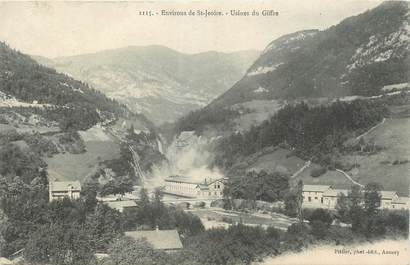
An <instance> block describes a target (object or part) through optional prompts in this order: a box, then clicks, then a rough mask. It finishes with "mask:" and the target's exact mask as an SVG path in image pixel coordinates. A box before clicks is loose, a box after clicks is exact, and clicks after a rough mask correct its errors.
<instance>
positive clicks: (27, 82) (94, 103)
mask: <svg viewBox="0 0 410 265" xmlns="http://www.w3.org/2000/svg"><path fill="white" fill-rule="evenodd" d="M0 93H2V99H3V100H7V99H9V101H10V99H13V100H14V101H12V103H10V104H9V107H19V106H21V102H25V103H30V104H31V105H30V107H35V108H34V109H32V111H34V112H35V113H36V114H39V115H41V116H43V117H45V118H47V119H49V120H52V121H56V122H58V123H59V125H60V127H61V128H62V129H63V130H75V129H88V128H90V127H92V126H93V125H95V124H96V123H98V122H102V121H105V120H107V119H114V118H115V117H117V116H129V115H131V113H130V112H129V111H128V110H127V108H126V107H125V106H123V105H121V104H119V103H118V102H116V101H115V100H112V99H109V98H107V97H106V96H105V95H104V94H102V93H101V92H99V91H97V90H95V89H93V88H91V87H90V86H88V85H87V84H85V83H83V82H80V81H77V80H75V79H73V78H71V77H68V76H67V75H65V74H60V73H57V72H56V71H55V70H54V69H51V68H47V67H45V66H41V65H39V64H38V63H37V62H36V61H34V60H33V59H31V57H29V56H27V55H24V54H22V53H20V52H18V51H16V50H13V49H11V48H10V47H8V45H7V44H5V43H0ZM13 103H14V105H13ZM26 112H27V110H26ZM136 118H137V117H136ZM138 118H140V119H142V120H144V122H148V121H147V120H146V119H145V118H144V117H143V116H142V115H138Z"/></svg>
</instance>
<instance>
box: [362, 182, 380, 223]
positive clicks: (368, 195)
mask: <svg viewBox="0 0 410 265" xmlns="http://www.w3.org/2000/svg"><path fill="white" fill-rule="evenodd" d="M381 190H382V186H381V185H380V184H379V183H375V182H371V183H368V184H367V185H366V186H365V188H364V209H365V210H366V213H367V214H369V215H370V216H373V215H374V214H376V213H377V211H378V208H379V207H380V200H381V195H380V191H381Z"/></svg>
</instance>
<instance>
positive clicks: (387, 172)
mask: <svg viewBox="0 0 410 265" xmlns="http://www.w3.org/2000/svg"><path fill="white" fill-rule="evenodd" d="M409 132H410V118H392V119H387V120H386V122H385V123H384V124H382V125H381V126H379V127H377V128H376V129H375V130H374V131H372V132H370V133H369V134H368V135H366V136H365V139H366V140H374V142H375V144H376V145H378V146H381V147H382V148H383V150H381V151H380V152H378V153H376V154H373V155H370V156H360V155H357V156H353V155H351V156H345V157H344V158H343V159H344V160H345V161H349V162H354V161H357V162H358V163H359V164H360V167H359V168H358V170H357V171H356V172H354V171H353V172H348V173H350V175H352V176H353V177H354V179H355V180H357V181H358V182H359V183H362V184H366V183H368V182H371V181H377V182H379V183H380V184H382V185H383V187H384V189H385V190H395V191H398V192H399V194H401V195H404V196H408V195H409V187H410V180H409V169H410V162H409V161H410V137H409Z"/></svg>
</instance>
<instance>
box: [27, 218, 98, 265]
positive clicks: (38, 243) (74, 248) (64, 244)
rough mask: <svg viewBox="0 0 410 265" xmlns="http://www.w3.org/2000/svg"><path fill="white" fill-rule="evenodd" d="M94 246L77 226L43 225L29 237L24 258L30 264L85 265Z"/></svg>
mask: <svg viewBox="0 0 410 265" xmlns="http://www.w3.org/2000/svg"><path fill="white" fill-rule="evenodd" d="M93 250H94V246H93V244H92V241H91V240H90V237H89V234H88V232H87V231H86V230H85V229H84V228H83V227H82V226H81V225H78V224H75V223H73V224H70V225H58V224H57V225H43V226H40V227H39V228H38V229H37V230H36V231H35V232H33V233H32V234H31V235H30V236H29V240H28V242H27V244H26V246H25V249H24V258H25V260H27V261H28V262H31V263H51V264H55V265H86V264H89V263H90V260H91V259H92V258H93V255H92V253H93Z"/></svg>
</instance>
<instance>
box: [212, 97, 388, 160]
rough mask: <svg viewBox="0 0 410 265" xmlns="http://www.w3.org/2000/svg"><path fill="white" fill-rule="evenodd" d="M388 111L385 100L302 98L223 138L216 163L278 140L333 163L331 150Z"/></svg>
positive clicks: (305, 155) (339, 148)
mask: <svg viewBox="0 0 410 265" xmlns="http://www.w3.org/2000/svg"><path fill="white" fill-rule="evenodd" d="M386 112H387V109H386V108H385V106H384V105H383V104H380V103H378V102H372V101H365V100H355V101H353V102H340V101H337V102H335V103H333V104H331V105H329V106H318V107H309V106H308V105H307V104H305V103H303V102H302V103H299V104H297V105H294V106H292V105H287V106H285V107H284V108H282V109H281V110H279V111H278V112H277V113H276V114H275V115H274V116H273V117H272V118H271V119H270V120H268V121H265V122H264V123H262V124H261V125H259V126H257V127H252V128H251V129H250V130H249V131H248V132H245V133H234V134H232V135H231V136H230V137H227V138H224V139H223V140H222V141H221V142H220V143H219V145H218V147H217V153H218V156H217V157H216V159H215V163H216V164H217V165H218V166H221V167H224V168H229V167H230V166H231V165H232V164H233V163H234V161H235V160H236V159H237V158H238V157H240V156H246V155H250V154H253V153H255V152H257V151H259V150H261V149H263V148H265V147H269V146H276V145H279V144H285V145H287V146H289V147H291V148H295V153H296V154H297V155H299V156H301V157H302V158H305V159H309V160H313V161H315V162H317V163H321V164H329V163H334V161H328V160H329V154H332V153H335V151H336V152H337V151H342V150H343V143H344V141H345V140H347V139H348V137H349V136H351V134H353V133H354V132H361V131H364V130H366V129H368V128H370V127H371V126H373V125H375V124H376V123H377V122H379V121H381V120H382V118H383V115H385V114H386Z"/></svg>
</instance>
